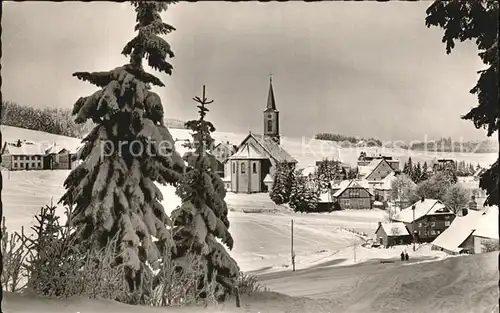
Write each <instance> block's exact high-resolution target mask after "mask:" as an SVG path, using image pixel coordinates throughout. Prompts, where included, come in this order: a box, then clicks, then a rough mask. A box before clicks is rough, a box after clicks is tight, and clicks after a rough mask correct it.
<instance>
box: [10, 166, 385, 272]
mask: <svg viewBox="0 0 500 313" xmlns="http://www.w3.org/2000/svg"><path fill="white" fill-rule="evenodd" d="M68 174H69V171H67V170H54V171H12V172H8V171H2V175H3V183H4V184H3V190H2V199H3V205H4V216H5V218H6V221H7V227H8V229H9V230H10V231H20V230H21V227H22V226H24V228H25V231H27V232H28V231H29V226H30V223H32V221H33V216H34V215H35V214H36V213H37V212H38V211H39V209H40V208H41V207H42V206H45V205H49V204H50V203H51V201H52V202H53V203H54V204H56V203H57V202H58V201H59V198H60V197H61V195H62V194H63V193H64V187H63V182H64V180H65V178H66V177H67V175H68ZM160 189H161V190H162V192H163V196H164V200H163V205H164V207H165V209H166V211H167V212H171V211H172V210H173V209H174V208H175V207H176V206H177V205H179V204H180V202H179V199H178V197H176V196H175V194H174V188H173V187H170V186H160ZM226 201H227V203H228V207H229V209H230V212H229V220H230V222H231V227H230V231H231V233H232V235H233V237H234V239H235V245H234V249H233V250H232V251H231V254H232V255H233V257H234V258H235V259H236V260H237V261H238V262H239V264H240V266H241V269H242V270H244V271H256V270H262V269H274V270H277V269H285V268H286V267H287V266H288V265H290V254H291V252H290V244H291V235H290V231H291V227H290V226H291V220H292V219H293V220H294V249H295V253H296V263H297V268H301V267H306V266H307V264H309V263H313V262H317V261H318V260H323V259H325V257H327V256H328V255H329V254H330V255H331V254H333V253H336V252H337V251H339V250H341V249H345V248H348V247H351V246H352V245H353V244H354V243H356V244H360V243H361V242H362V240H361V239H359V238H357V237H355V236H354V234H353V233H351V232H347V231H345V230H344V229H346V228H349V229H352V230H355V231H357V232H365V233H367V234H373V232H374V231H375V228H376V227H377V222H378V221H380V220H383V219H384V215H385V212H383V211H379V210H372V211H342V212H334V213H330V214H294V213H289V212H287V211H286V210H285V209H283V210H281V211H278V213H244V212H243V211H245V212H252V211H253V210H252V209H253V208H255V210H254V211H256V212H259V211H260V209H267V208H273V207H275V206H274V204H273V203H272V202H271V200H270V199H269V196H268V195H267V194H251V195H247V194H243V195H240V194H233V193H228V195H227V197H226ZM59 208H60V209H59V214H60V215H62V213H63V212H64V209H63V208H62V207H59ZM61 221H62V222H64V219H62V220H61Z"/></svg>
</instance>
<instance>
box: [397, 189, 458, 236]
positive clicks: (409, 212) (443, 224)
mask: <svg viewBox="0 0 500 313" xmlns="http://www.w3.org/2000/svg"><path fill="white" fill-rule="evenodd" d="M455 216H456V215H455V213H454V212H453V211H452V210H450V209H449V208H448V207H446V205H444V204H443V203H442V202H441V201H439V200H436V199H425V198H421V199H420V200H419V201H417V202H415V203H414V204H412V205H410V206H409V207H407V208H405V209H403V210H402V211H401V212H399V213H398V214H397V215H395V216H393V218H392V220H393V221H394V222H402V223H404V224H405V225H406V227H407V228H408V230H409V231H410V233H411V234H413V235H414V236H415V238H416V240H417V241H419V242H431V241H433V240H434V239H435V238H436V237H438V236H439V235H440V234H441V233H442V232H444V231H445V230H446V229H447V228H448V227H449V226H450V225H451V223H452V222H453V220H454V219H455Z"/></svg>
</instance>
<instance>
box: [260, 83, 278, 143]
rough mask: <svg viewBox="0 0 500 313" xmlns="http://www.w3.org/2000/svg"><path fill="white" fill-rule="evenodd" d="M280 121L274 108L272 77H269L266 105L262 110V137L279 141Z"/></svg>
mask: <svg viewBox="0 0 500 313" xmlns="http://www.w3.org/2000/svg"><path fill="white" fill-rule="evenodd" d="M279 130H280V121H279V111H278V110H277V109H276V100H275V99H274V91H273V78H272V76H271V75H270V77H269V93H268V95H267V106H266V109H265V110H264V137H268V138H271V139H272V140H273V141H274V142H276V143H278V144H279V143H280V135H279Z"/></svg>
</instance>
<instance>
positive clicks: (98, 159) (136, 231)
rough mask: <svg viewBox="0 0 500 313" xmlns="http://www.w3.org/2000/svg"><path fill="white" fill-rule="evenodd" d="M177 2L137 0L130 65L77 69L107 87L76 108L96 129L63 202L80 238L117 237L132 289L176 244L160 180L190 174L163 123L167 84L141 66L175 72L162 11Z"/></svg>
mask: <svg viewBox="0 0 500 313" xmlns="http://www.w3.org/2000/svg"><path fill="white" fill-rule="evenodd" d="M171 3H173V1H164V2H154V1H132V5H133V6H134V7H135V11H136V13H137V18H136V20H137V24H136V26H135V30H136V31H138V34H137V36H136V37H135V38H133V39H132V40H131V41H130V42H129V43H127V44H126V46H125V47H124V49H123V51H122V54H124V55H125V56H130V62H129V64H126V65H124V66H120V67H117V68H115V69H113V70H110V71H106V72H77V73H74V74H73V76H75V77H77V78H78V79H80V80H83V81H88V82H90V83H91V84H94V85H96V86H97V87H99V88H100V89H99V90H97V91H96V92H95V93H94V94H92V95H90V96H87V97H81V98H79V99H78V100H77V101H76V103H75V105H74V107H73V114H74V115H76V119H75V121H76V122H77V123H85V122H86V121H87V120H92V121H93V122H94V123H95V124H96V127H95V128H94V129H93V130H92V131H91V132H90V134H88V135H87V136H86V137H85V138H84V139H83V140H82V142H83V143H84V146H83V149H82V150H81V151H80V153H79V159H81V160H82V161H83V162H82V163H81V164H80V165H79V166H78V167H77V168H75V169H74V170H73V171H72V172H71V173H70V174H69V176H68V177H67V179H66V180H65V182H64V186H65V188H66V189H67V190H66V193H65V194H64V195H63V197H62V198H61V200H60V203H61V202H62V203H64V204H66V205H71V206H74V210H73V214H72V215H71V216H70V221H71V223H72V224H73V226H75V227H76V228H77V230H78V232H77V234H78V236H80V238H81V240H87V239H90V240H95V241H97V242H99V243H100V244H101V245H103V246H104V245H106V243H107V242H108V240H109V239H110V238H112V237H114V236H115V235H117V236H118V243H119V244H118V251H116V261H117V263H120V264H124V265H125V268H126V272H127V277H126V279H127V281H128V284H129V288H130V290H131V291H137V290H140V284H141V282H142V277H143V275H142V274H143V273H144V271H145V270H148V269H149V267H148V266H147V263H149V264H150V265H155V263H157V261H158V259H159V257H160V255H161V251H159V250H160V249H159V248H158V247H164V246H173V239H172V236H171V232H170V230H169V229H168V228H167V227H168V225H169V224H170V221H169V218H168V216H167V215H166V213H165V211H164V209H163V206H162V204H161V201H162V194H161V192H160V190H159V189H158V187H157V186H156V185H155V182H159V183H163V184H166V183H169V184H176V182H178V181H180V180H181V179H182V175H183V171H184V162H183V161H182V158H181V157H180V155H178V154H177V153H176V152H175V148H174V141H173V138H172V136H171V135H170V133H169V131H168V129H167V128H166V127H165V126H164V124H163V119H164V117H163V106H162V102H161V99H160V97H159V96H158V94H156V93H154V92H152V91H151V84H152V85H156V86H164V84H163V83H162V82H161V81H160V80H159V79H158V78H156V77H155V76H153V75H151V74H149V73H147V72H145V70H144V68H143V64H142V61H143V59H146V60H147V61H148V65H149V66H150V67H152V68H153V69H156V70H158V71H160V72H164V73H167V74H171V73H172V66H171V65H170V64H169V63H168V62H167V61H166V58H167V57H173V56H174V54H173V52H172V50H171V49H170V45H169V44H168V43H167V42H166V41H165V40H164V39H162V38H161V37H159V35H164V34H168V33H169V32H171V31H173V30H174V28H173V27H172V26H170V25H168V24H166V23H164V22H163V21H162V18H161V16H160V12H162V11H164V10H166V9H167V6H168V5H169V4H171ZM96 51H98V50H96ZM153 236H154V237H156V238H157V239H158V240H157V241H156V242H154V240H153ZM169 242H170V244H168V243H169Z"/></svg>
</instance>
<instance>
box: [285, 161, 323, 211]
mask: <svg viewBox="0 0 500 313" xmlns="http://www.w3.org/2000/svg"><path fill="white" fill-rule="evenodd" d="M293 176H294V180H293V183H292V190H291V193H290V202H289V205H290V208H292V209H293V210H294V211H295V212H313V211H315V210H316V207H317V206H318V202H319V197H318V194H317V192H316V191H315V190H313V189H311V188H309V187H308V186H307V177H305V176H304V175H302V172H301V171H295V172H294V175H293Z"/></svg>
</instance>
